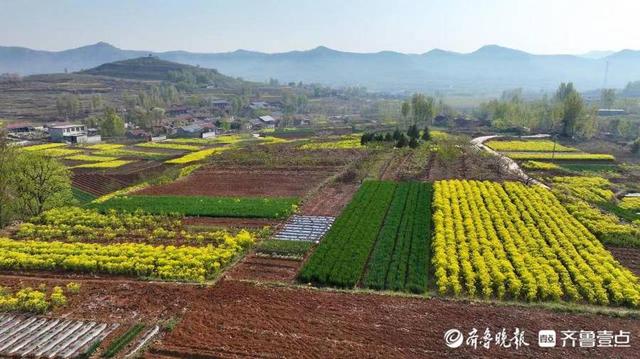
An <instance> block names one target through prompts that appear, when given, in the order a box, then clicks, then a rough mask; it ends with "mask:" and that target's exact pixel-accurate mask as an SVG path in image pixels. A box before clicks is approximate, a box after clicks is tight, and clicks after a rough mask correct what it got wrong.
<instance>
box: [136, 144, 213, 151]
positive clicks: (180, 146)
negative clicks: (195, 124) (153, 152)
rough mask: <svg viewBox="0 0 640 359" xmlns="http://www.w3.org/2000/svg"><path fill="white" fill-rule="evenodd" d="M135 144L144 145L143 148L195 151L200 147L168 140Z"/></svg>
mask: <svg viewBox="0 0 640 359" xmlns="http://www.w3.org/2000/svg"><path fill="white" fill-rule="evenodd" d="M136 146H137V147H144V148H160V149H168V150H177V151H197V150H199V149H201V147H200V146H194V145H184V144H179V143H170V142H144V143H138V144H137V145H136Z"/></svg>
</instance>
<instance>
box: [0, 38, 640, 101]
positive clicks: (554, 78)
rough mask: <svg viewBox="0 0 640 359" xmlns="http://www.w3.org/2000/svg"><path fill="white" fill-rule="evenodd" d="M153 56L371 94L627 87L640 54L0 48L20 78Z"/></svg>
mask: <svg viewBox="0 0 640 359" xmlns="http://www.w3.org/2000/svg"><path fill="white" fill-rule="evenodd" d="M149 54H152V55H154V56H157V57H159V58H161V59H163V60H168V61H174V62H179V63H183V64H189V65H194V66H195V65H197V66H201V67H204V68H211V69H217V70H218V71H220V72H221V73H224V74H226V75H229V76H236V77H242V78H244V79H247V80H253V81H266V80H268V79H269V78H276V79H278V80H280V81H281V82H289V81H295V82H298V81H302V82H305V83H311V82H315V83H321V84H326V85H332V86H356V85H357V86H366V87H367V88H368V89H370V90H375V91H390V92H401V91H415V90H421V91H441V92H447V93H462V92H466V93H468V92H492V93H497V92H499V91H502V90H504V89H510V88H516V87H522V88H524V89H526V90H530V91H540V90H551V89H554V88H556V87H557V86H558V84H559V83H560V82H562V81H573V82H574V83H575V84H576V85H577V86H578V88H580V89H581V90H590V89H596V88H601V87H603V84H604V80H605V69H606V66H607V62H608V63H609V71H608V75H607V83H606V87H616V88H620V87H624V86H625V85H626V83H627V82H629V81H634V80H639V79H640V51H633V50H623V51H620V52H616V53H612V54H607V53H602V52H600V53H597V54H596V53H590V54H587V55H535V54H530V53H527V52H523V51H519V50H514V49H509V48H505V47H500V46H497V45H487V46H484V47H482V48H480V49H478V50H476V51H474V52H471V53H466V54H463V53H457V52H451V51H444V50H439V49H435V50H431V51H429V52H427V53H424V54H402V53H397V52H392V51H381V52H376V53H352V52H343V51H337V50H332V49H329V48H326V47H323V46H320V47H317V48H315V49H312V50H307V51H290V52H284V53H274V54H267V53H261V52H254V51H247V50H237V51H234V52H226V53H190V52H185V51H169V52H149V51H135V50H122V49H119V48H116V47H114V46H112V45H110V44H107V43H104V42H100V43H97V44H94V45H89V46H84V47H80V48H76V49H70V50H65V51H59V52H51V51H41V50H32V49H28V48H22V47H0V73H5V72H13V73H19V74H23V75H28V74H36V73H56V72H64V71H65V70H67V71H69V72H71V71H80V70H83V69H89V68H92V67H95V66H99V65H101V64H104V63H108V62H113V61H119V60H124V59H131V58H137V57H141V56H147V55H149Z"/></svg>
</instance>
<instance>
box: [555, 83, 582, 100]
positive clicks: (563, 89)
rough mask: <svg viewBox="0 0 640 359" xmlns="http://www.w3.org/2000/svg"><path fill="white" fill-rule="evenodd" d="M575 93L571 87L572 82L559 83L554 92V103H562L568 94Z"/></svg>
mask: <svg viewBox="0 0 640 359" xmlns="http://www.w3.org/2000/svg"><path fill="white" fill-rule="evenodd" d="M575 92H577V91H576V89H575V88H574V87H573V82H568V83H565V82H563V83H561V84H560V86H559V87H558V90H557V91H556V101H560V102H562V101H564V100H565V99H566V98H567V97H568V96H569V95H570V94H572V93H575Z"/></svg>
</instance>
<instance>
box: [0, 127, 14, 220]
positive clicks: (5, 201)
mask: <svg viewBox="0 0 640 359" xmlns="http://www.w3.org/2000/svg"><path fill="white" fill-rule="evenodd" d="M15 152H16V151H15V149H14V148H13V147H12V146H10V145H9V141H8V140H7V137H6V129H5V128H4V125H2V124H0V228H2V227H4V226H6V225H7V224H9V223H10V222H11V220H12V219H13V218H14V216H15V208H14V205H15V191H14V190H13V186H12V185H13V182H12V178H13V174H14V172H15V164H16V163H15V155H16V153H15Z"/></svg>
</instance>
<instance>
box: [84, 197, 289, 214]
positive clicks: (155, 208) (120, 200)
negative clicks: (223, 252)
mask: <svg viewBox="0 0 640 359" xmlns="http://www.w3.org/2000/svg"><path fill="white" fill-rule="evenodd" d="M297 203H298V199H297V198H291V197H282V198H253V197H240V198H235V197H206V196H128V197H115V198H112V199H110V200H107V201H105V202H103V203H94V204H91V205H90V206H89V207H92V208H96V209H98V210H100V211H107V210H109V209H115V210H119V211H129V212H133V211H135V210H138V209H141V210H143V211H145V212H147V213H151V214H166V213H178V214H182V215H185V216H203V217H238V218H285V217H287V216H289V215H290V214H291V213H293V212H294V211H295V209H296V208H297Z"/></svg>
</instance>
